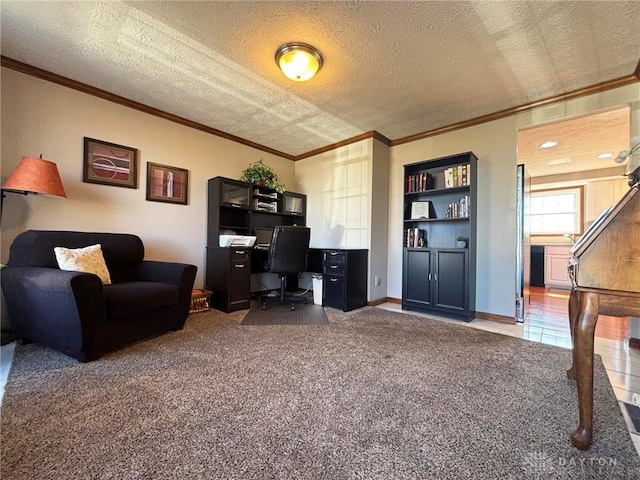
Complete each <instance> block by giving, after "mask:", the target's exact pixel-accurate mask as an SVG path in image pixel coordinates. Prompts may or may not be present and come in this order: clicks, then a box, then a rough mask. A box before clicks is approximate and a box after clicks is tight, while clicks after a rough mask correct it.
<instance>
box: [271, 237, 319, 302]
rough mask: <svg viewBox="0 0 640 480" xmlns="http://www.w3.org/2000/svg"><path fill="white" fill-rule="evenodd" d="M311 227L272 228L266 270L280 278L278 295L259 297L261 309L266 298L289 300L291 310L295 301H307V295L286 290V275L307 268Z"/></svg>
mask: <svg viewBox="0 0 640 480" xmlns="http://www.w3.org/2000/svg"><path fill="white" fill-rule="evenodd" d="M310 237H311V229H309V228H308V227H298V226H289V225H286V226H278V227H275V228H274V229H273V236H272V237H271V246H270V248H269V259H268V264H267V266H268V271H269V272H271V273H277V274H278V277H279V278H280V295H279V297H269V296H262V297H260V303H261V305H262V309H263V310H264V309H265V308H267V300H268V299H276V300H278V301H279V302H280V303H285V301H287V302H291V310H295V309H296V306H295V302H303V303H307V297H305V296H301V295H291V294H287V292H286V282H287V275H294V274H299V273H302V272H304V271H305V270H306V268H307V252H308V251H309V239H310Z"/></svg>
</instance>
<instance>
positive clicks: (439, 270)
mask: <svg viewBox="0 0 640 480" xmlns="http://www.w3.org/2000/svg"><path fill="white" fill-rule="evenodd" d="M433 271H434V275H435V278H434V290H435V303H436V306H437V307H440V308H446V309H447V310H454V311H461V312H464V311H466V310H467V299H468V298H469V297H468V285H467V251H466V250H459V251H455V250H451V251H446V250H445V251H438V252H436V258H435V265H434V269H433Z"/></svg>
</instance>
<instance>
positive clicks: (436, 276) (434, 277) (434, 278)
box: [433, 273, 438, 282]
mask: <svg viewBox="0 0 640 480" xmlns="http://www.w3.org/2000/svg"><path fill="white" fill-rule="evenodd" d="M433 281H434V282H437V281H438V275H436V274H435V273H434V274H433Z"/></svg>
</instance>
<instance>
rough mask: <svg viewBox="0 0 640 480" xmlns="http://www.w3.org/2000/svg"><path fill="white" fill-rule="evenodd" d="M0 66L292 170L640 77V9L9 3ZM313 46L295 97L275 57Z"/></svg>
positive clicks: (537, 4)
mask: <svg viewBox="0 0 640 480" xmlns="http://www.w3.org/2000/svg"><path fill="white" fill-rule="evenodd" d="M0 8H1V30H0V32H1V47H2V55H3V56H5V57H8V58H10V59H13V60H17V61H19V62H23V63H26V64H28V65H31V66H35V67H38V68H41V69H44V70H46V71H49V72H53V73H55V74H58V75H61V76H64V77H67V78H69V79H72V80H76V81H79V82H82V83H85V84H88V85H91V86H94V87H96V88H100V89H102V90H105V91H107V92H110V93H113V94H117V95H120V96H122V97H125V98H127V99H131V100H134V101H136V102H139V103H142V104H144V105H148V106H151V107H154V108H157V109H160V110H162V111H165V112H168V113H170V114H173V115H177V116H180V117H183V118H186V119H188V120H191V121H194V122H197V123H200V124H202V125H205V126H208V127H211V128H214V129H217V130H220V131H222V132H225V133H227V134H230V135H234V136H237V137H241V138H243V139H246V140H249V141H251V142H255V143H256V144H259V145H263V146H265V147H268V148H271V149H274V150H276V151H279V152H283V153H285V154H288V155H289V156H297V155H301V154H304V153H306V152H310V151H313V150H315V149H318V148H321V147H325V146H327V145H330V144H333V143H336V142H341V141H343V140H346V139H348V138H351V137H354V136H357V135H360V134H363V133H365V132H370V131H373V130H375V131H377V132H379V133H381V134H382V135H384V136H386V137H387V138H389V139H391V140H392V141H397V140H401V139H404V138H406V137H409V136H413V135H416V134H420V133H423V132H428V131H431V130H434V129H438V128H441V127H445V126H448V125H453V124H457V123H459V122H464V121H467V120H470V119H474V118H477V117H481V116H484V115H488V114H492V113H495V112H499V111H502V110H505V109H511V108H514V107H518V106H521V105H527V104H530V103H532V102H536V101H539V100H541V99H545V98H548V97H554V96H557V95H560V94H563V93H567V92H571V91H574V90H578V89H583V88H586V87H589V86H592V85H595V84H598V83H600V82H606V81H611V80H613V79H618V78H621V77H628V76H630V75H632V74H633V73H634V70H635V69H636V67H637V65H638V59H639V54H640V34H638V31H639V30H638V25H640V2H639V1H637V0H634V1H622V2H614V1H575V2H570V1H560V2H552V1H509V2H493V1H471V2H470V1H465V2H456V1H424V2H419V1H396V2H364V1H357V2H344V1H343V2H301V1H298V2H256V1H254V2H248V1H243V2H173V1H171V2H170V1H163V2H155V1H147V2H88V1H74V2H72V1H66V2H25V1H15V2H14V1H6V0H2V2H0ZM290 41H303V42H306V43H310V44H312V45H314V46H316V47H317V48H318V49H319V50H320V51H321V52H322V54H323V56H324V66H323V68H322V70H321V71H320V72H319V73H318V75H317V76H316V77H315V78H313V79H312V80H311V81H309V82H305V83H297V82H292V81H290V80H288V79H287V78H285V77H284V75H282V74H281V72H280V71H279V70H278V68H277V66H276V64H275V61H274V53H275V50H276V48H277V47H278V46H279V45H281V44H283V43H286V42H290Z"/></svg>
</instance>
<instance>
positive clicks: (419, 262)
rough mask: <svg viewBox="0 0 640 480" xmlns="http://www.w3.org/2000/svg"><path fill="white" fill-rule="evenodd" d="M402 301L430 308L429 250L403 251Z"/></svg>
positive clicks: (431, 302)
mask: <svg viewBox="0 0 640 480" xmlns="http://www.w3.org/2000/svg"><path fill="white" fill-rule="evenodd" d="M403 272H404V274H403V276H404V278H403V282H402V285H403V292H402V293H403V294H402V299H403V301H404V302H405V303H407V304H413V305H419V306H425V307H430V306H432V304H433V301H432V295H431V282H430V281H429V278H431V277H430V274H431V250H426V249H425V250H410V249H405V251H404V269H403Z"/></svg>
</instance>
